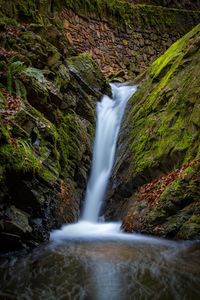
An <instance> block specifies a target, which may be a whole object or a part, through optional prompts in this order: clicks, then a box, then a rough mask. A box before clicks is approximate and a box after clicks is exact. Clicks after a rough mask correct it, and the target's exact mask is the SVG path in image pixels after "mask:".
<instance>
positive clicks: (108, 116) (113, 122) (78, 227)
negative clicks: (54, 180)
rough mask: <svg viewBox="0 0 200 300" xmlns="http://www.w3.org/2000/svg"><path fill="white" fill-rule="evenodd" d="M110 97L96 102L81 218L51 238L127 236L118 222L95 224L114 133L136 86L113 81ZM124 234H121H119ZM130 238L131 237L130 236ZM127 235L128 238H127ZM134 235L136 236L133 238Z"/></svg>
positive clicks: (111, 165)
mask: <svg viewBox="0 0 200 300" xmlns="http://www.w3.org/2000/svg"><path fill="white" fill-rule="evenodd" d="M110 85H111V89H112V98H110V97H108V96H106V95H104V96H103V98H102V100H101V102H99V103H97V125H96V136H95V142H94V152H93V160H92V171H91V176H90V179H89V183H88V186H87V191H86V197H85V206H84V210H83V216H82V219H81V220H80V221H79V222H78V223H76V224H72V225H64V226H63V227H62V229H61V230H55V231H54V232H52V233H51V240H52V241H54V242H60V241H61V240H62V239H68V238H70V239H71V238H74V239H76V238H78V239H85V238H86V239H87V238H95V239H96V238H116V237H117V238H123V239H124V238H127V237H128V236H129V235H126V237H125V236H124V235H123V234H122V233H121V232H120V225H121V224H120V223H98V216H99V212H100V209H101V204H102V200H103V197H104V194H105V191H106V186H107V183H108V179H109V176H110V173H111V170H112V167H113V162H114V156H115V149H116V143H117V136H118V133H119V129H120V124H121V120H122V117H123V113H124V109H125V107H126V104H127V101H128V100H129V98H130V97H131V96H132V95H133V93H134V92H135V91H136V89H137V88H136V86H129V85H127V84H122V83H115V84H114V83H112V84H110ZM122 236H123V237H122ZM132 237H133V236H132ZM129 238H130V237H129ZM134 238H135V237H134Z"/></svg>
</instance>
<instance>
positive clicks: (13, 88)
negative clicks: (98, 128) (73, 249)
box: [0, 1, 108, 251]
mask: <svg viewBox="0 0 200 300" xmlns="http://www.w3.org/2000/svg"><path fill="white" fill-rule="evenodd" d="M3 2H4V3H3V4H2V7H3V10H4V14H2V13H1V14H0V28H1V33H0V46H1V50H0V66H1V71H0V77H1V92H0V113H1V123H0V125H1V126H0V162H1V166H0V218H1V221H0V243H1V251H8V250H9V251H12V250H15V249H20V248H21V247H22V246H25V247H26V246H34V245H37V243H39V242H42V241H46V240H48V238H49V232H50V230H52V229H53V228H58V227H59V226H61V225H62V224H63V223H68V222H75V221H77V219H78V216H79V209H80V202H81V199H82V198H83V192H84V190H85V188H86V181H87V175H88V171H89V169H90V162H91V145H92V139H93V135H94V124H95V102H96V101H97V100H99V99H100V97H101V95H102V93H105V90H106V89H107V88H108V86H107V84H106V80H105V77H104V76H103V74H102V73H101V71H100V69H99V68H98V66H97V65H96V63H95V62H94V61H93V60H92V58H91V57H90V56H89V55H88V54H81V55H80V56H77V53H76V50H75V49H74V47H73V46H72V45H70V43H69V41H68V39H67V37H66V34H65V31H64V29H62V23H63V20H62V19H59V18H58V13H57V8H58V6H57V5H54V6H52V5H53V1H46V2H45V3H43V4H44V6H42V2H41V3H39V4H37V5H38V7H36V4H35V2H34V1H28V3H27V1H14V2H13V1H3ZM58 2H59V3H60V1H58ZM54 3H55V2H54ZM36 9H38V11H39V14H38V15H34V11H35V10H36Z"/></svg>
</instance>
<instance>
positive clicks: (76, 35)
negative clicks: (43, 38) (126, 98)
mask: <svg viewBox="0 0 200 300" xmlns="http://www.w3.org/2000/svg"><path fill="white" fill-rule="evenodd" d="M126 4H127V5H128V6H127V7H126V9H127V10H129V8H131V9H133V6H132V5H131V4H128V3H126ZM134 13H135V14H136V18H135V19H134V18H133V19H132V20H130V19H128V16H127V15H126V18H127V20H126V18H125V17H124V18H123V17H122V16H121V17H119V16H118V18H116V17H113V15H112V16H110V18H109V15H107V16H106V13H105V14H104V15H103V17H102V18H101V17H100V16H97V15H95V14H94V13H91V15H89V16H88V11H87V15H86V14H85V16H84V14H83V12H82V11H81V16H80V15H78V13H75V12H74V11H73V10H71V9H70V8H66V9H64V11H63V15H64V28H65V30H66V35H67V37H68V40H69V41H70V43H71V44H73V45H74V46H75V47H76V49H77V51H78V53H83V52H88V53H89V54H90V55H91V56H92V57H93V58H94V59H95V60H96V62H97V63H98V65H99V66H100V67H101V69H102V71H103V72H104V73H105V74H106V76H111V75H112V74H114V73H117V72H119V71H120V70H122V72H121V75H122V76H123V77H125V79H128V78H129V77H132V78H133V77H134V76H137V75H138V74H140V73H142V72H143V71H145V70H146V69H147V68H148V67H149V66H150V65H151V63H152V62H153V61H154V60H155V59H156V58H158V57H159V56H160V55H161V54H162V53H164V52H165V51H166V50H167V48H168V47H170V46H171V44H172V43H173V42H175V41H176V40H177V39H178V38H180V37H181V36H182V35H183V34H185V33H186V32H187V31H188V30H189V29H191V28H193V26H194V25H196V24H197V23H198V21H199V14H197V13H196V14H195V13H194V14H193V13H191V12H186V11H184V12H183V11H177V10H173V9H166V8H151V7H150V8H145V7H140V8H139V9H138V8H137V9H135V10H134ZM156 17H157V19H158V22H157V23H156V20H157V19H156ZM159 18H160V20H159ZM161 18H162V20H163V24H161V23H160V22H161ZM106 19H107V21H106ZM113 24H115V26H114V25H113ZM117 24H119V26H117ZM185 24H187V26H186V27H185ZM161 25H162V26H161Z"/></svg>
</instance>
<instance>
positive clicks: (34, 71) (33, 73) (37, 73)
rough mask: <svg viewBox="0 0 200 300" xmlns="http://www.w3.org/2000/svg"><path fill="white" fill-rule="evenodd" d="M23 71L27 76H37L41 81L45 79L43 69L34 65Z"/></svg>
mask: <svg viewBox="0 0 200 300" xmlns="http://www.w3.org/2000/svg"><path fill="white" fill-rule="evenodd" d="M23 73H24V74H25V75H26V76H29V77H31V78H35V79H36V80H38V81H39V82H40V83H44V82H45V79H44V74H43V72H42V71H41V70H39V69H36V68H33V67H29V68H26V69H24V70H23Z"/></svg>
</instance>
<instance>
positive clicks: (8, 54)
mask: <svg viewBox="0 0 200 300" xmlns="http://www.w3.org/2000/svg"><path fill="white" fill-rule="evenodd" d="M17 53H18V52H16V51H9V50H6V49H5V48H3V47H1V48H0V55H2V56H4V57H8V58H10V57H12V56H13V55H15V54H17Z"/></svg>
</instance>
